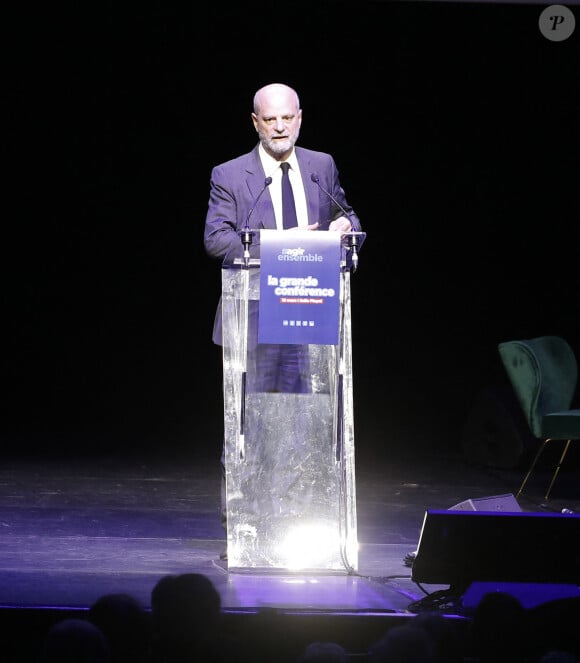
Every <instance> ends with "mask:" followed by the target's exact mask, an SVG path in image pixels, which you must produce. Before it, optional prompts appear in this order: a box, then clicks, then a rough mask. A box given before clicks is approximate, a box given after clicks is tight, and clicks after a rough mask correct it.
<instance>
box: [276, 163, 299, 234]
mask: <svg viewBox="0 0 580 663" xmlns="http://www.w3.org/2000/svg"><path fill="white" fill-rule="evenodd" d="M280 168H282V227H283V228H284V230H286V228H294V227H296V226H297V225H298V218H297V217H296V204H295V203H294V193H293V192H292V185H291V184H290V177H289V176H288V169H289V168H290V164H289V163H288V162H286V161H285V162H284V163H281V164H280Z"/></svg>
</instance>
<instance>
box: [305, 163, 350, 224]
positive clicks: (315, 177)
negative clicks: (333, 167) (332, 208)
mask: <svg viewBox="0 0 580 663" xmlns="http://www.w3.org/2000/svg"><path fill="white" fill-rule="evenodd" d="M310 179H311V180H312V181H313V182H314V183H315V184H316V185H317V186H318V188H319V189H320V190H321V191H322V192H323V193H325V194H326V195H327V196H328V197H329V198H330V200H332V202H333V203H334V204H335V205H336V206H337V207H338V208H339V209H340V211H341V212H342V213H343V214H344V216H346V218H347V219H350V214H349V213H348V212H347V211H346V210H345V209H344V207H343V206H342V205H341V204H340V203H339V202H338V200H337V199H336V198H335V197H334V196H333V195H332V194H331V193H330V191H327V190H326V189H325V188H324V187H323V186H322V184H320V177H318V173H310Z"/></svg>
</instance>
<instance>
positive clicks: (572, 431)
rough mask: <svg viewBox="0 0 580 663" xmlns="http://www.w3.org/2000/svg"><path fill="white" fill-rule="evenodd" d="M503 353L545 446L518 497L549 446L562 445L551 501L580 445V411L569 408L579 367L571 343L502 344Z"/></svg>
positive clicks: (528, 418)
mask: <svg viewBox="0 0 580 663" xmlns="http://www.w3.org/2000/svg"><path fill="white" fill-rule="evenodd" d="M498 350H499V354H500V357H501V360H502V362H503V365H504V368H505V370H506V372H507V375H508V377H509V379H510V381H511V384H512V386H513V388H514V391H515V394H516V396H517V399H518V401H519V404H520V405H521V407H522V410H523V412H524V415H525V418H526V421H527V423H528V426H529V428H530V430H531V432H532V434H533V435H534V437H536V438H537V439H538V440H540V442H541V443H540V447H539V449H538V451H537V453H536V454H535V456H534V458H533V460H532V462H531V464H530V466H529V468H528V470H527V473H526V475H525V476H524V479H523V481H522V483H521V485H520V487H519V490H518V492H517V494H516V498H517V497H519V496H520V495H521V493H522V491H523V490H524V488H525V486H526V483H527V482H528V479H529V478H530V476H531V474H532V472H533V470H534V468H535V466H536V463H537V462H538V459H539V458H540V456H541V454H542V452H543V451H544V449H545V448H546V445H547V444H548V443H549V442H552V441H560V442H563V449H562V453H561V455H560V458H559V461H558V463H557V465H556V467H555V469H554V472H553V474H552V477H551V480H550V484H549V486H548V489H547V491H546V494H545V495H544V499H546V500H548V498H549V496H550V493H551V491H552V487H553V485H554V482H555V481H556V478H557V476H558V473H559V472H560V468H561V466H562V463H563V462H564V459H565V457H566V454H567V453H568V448H569V447H570V444H571V442H572V441H573V440H580V409H570V408H571V406H572V402H573V400H574V397H575V392H576V384H577V379H578V362H577V359H576V356H575V354H574V351H573V350H572V348H571V347H570V345H569V343H568V342H567V341H566V340H565V339H563V338H561V337H559V336H539V337H537V338H532V339H524V340H512V341H505V342H503V343H499V345H498Z"/></svg>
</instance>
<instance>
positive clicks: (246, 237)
mask: <svg viewBox="0 0 580 663" xmlns="http://www.w3.org/2000/svg"><path fill="white" fill-rule="evenodd" d="M270 184H272V178H271V177H266V179H265V180H264V187H263V188H262V190H261V191H260V193H259V194H258V195H257V196H256V200H254V204H253V205H252V207H251V208H250V211H249V212H248V216H247V217H246V225H245V226H244V228H243V230H242V231H241V233H240V237H241V240H242V244H243V245H244V266H245V267H246V268H247V267H248V264H249V262H250V245H251V243H252V238H253V236H254V235H255V232H254V231H253V230H250V217H251V216H252V214H253V213H254V210H255V209H256V206H257V204H258V201H259V200H260V198H261V197H262V194H263V193H264V191H265V190H266V189H267V188H268V187H269V186H270Z"/></svg>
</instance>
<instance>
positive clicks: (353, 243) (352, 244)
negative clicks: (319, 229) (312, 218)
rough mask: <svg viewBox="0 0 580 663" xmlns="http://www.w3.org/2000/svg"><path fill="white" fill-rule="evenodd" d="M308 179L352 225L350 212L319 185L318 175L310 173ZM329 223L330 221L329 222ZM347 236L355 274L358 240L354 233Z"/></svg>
mask: <svg viewBox="0 0 580 663" xmlns="http://www.w3.org/2000/svg"><path fill="white" fill-rule="evenodd" d="M310 179H311V180H312V181H313V182H314V183H315V184H316V185H318V188H319V189H320V190H321V191H322V192H323V193H325V194H326V195H327V196H328V197H329V198H330V200H332V202H333V203H334V204H335V205H336V206H337V207H338V208H339V209H340V211H341V212H342V213H343V214H344V216H346V218H347V219H349V221H351V224H352V219H351V218H350V217H351V214H352V212H350V213H349V212H347V211H346V210H345V209H344V207H343V206H342V205H341V204H340V203H339V202H338V200H337V199H336V198H335V197H334V196H333V195H332V194H331V193H330V191H327V190H326V189H325V188H324V187H323V186H322V184H320V177H318V174H317V173H310ZM329 223H330V221H329ZM347 234H348V248H349V249H350V251H351V263H352V267H351V268H352V271H353V272H356V270H357V268H358V239H357V235H356V233H353V232H351V233H347Z"/></svg>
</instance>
